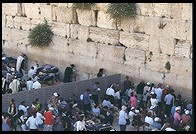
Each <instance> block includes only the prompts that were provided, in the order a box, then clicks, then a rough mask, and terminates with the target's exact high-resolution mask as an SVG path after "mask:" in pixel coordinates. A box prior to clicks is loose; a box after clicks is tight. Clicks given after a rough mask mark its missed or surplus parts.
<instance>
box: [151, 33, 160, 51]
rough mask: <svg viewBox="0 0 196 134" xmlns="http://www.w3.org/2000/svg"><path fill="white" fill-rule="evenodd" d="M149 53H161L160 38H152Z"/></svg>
mask: <svg viewBox="0 0 196 134" xmlns="http://www.w3.org/2000/svg"><path fill="white" fill-rule="evenodd" d="M149 51H150V52H153V53H160V52H161V49H160V36H155V35H154V36H152V35H151V36H150V39H149Z"/></svg>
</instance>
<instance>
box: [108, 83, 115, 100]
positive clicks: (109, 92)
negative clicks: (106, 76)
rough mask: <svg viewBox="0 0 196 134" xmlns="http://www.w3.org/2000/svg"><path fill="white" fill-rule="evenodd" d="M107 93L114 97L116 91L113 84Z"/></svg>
mask: <svg viewBox="0 0 196 134" xmlns="http://www.w3.org/2000/svg"><path fill="white" fill-rule="evenodd" d="M106 95H108V96H110V95H112V96H113V97H114V95H115V91H114V89H113V84H112V85H111V86H110V87H109V88H108V89H107V90H106Z"/></svg>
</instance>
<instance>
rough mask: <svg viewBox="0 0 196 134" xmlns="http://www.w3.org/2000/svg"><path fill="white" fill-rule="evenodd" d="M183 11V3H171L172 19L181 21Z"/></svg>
mask: <svg viewBox="0 0 196 134" xmlns="http://www.w3.org/2000/svg"><path fill="white" fill-rule="evenodd" d="M182 11H183V3H170V18H172V19H181V18H182Z"/></svg>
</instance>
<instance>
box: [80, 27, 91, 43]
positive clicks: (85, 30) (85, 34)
mask: <svg viewBox="0 0 196 134" xmlns="http://www.w3.org/2000/svg"><path fill="white" fill-rule="evenodd" d="M89 30H90V27H88V26H79V29H78V39H79V40H81V41H85V42H86V41H87V39H88V38H89Z"/></svg>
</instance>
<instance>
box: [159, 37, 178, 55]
mask: <svg viewBox="0 0 196 134" xmlns="http://www.w3.org/2000/svg"><path fill="white" fill-rule="evenodd" d="M159 42H160V52H162V53H163V54H167V55H173V54H174V46H175V43H176V42H175V39H174V38H169V37H164V36H162V37H160V38H159ZM156 45H158V44H156Z"/></svg>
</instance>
